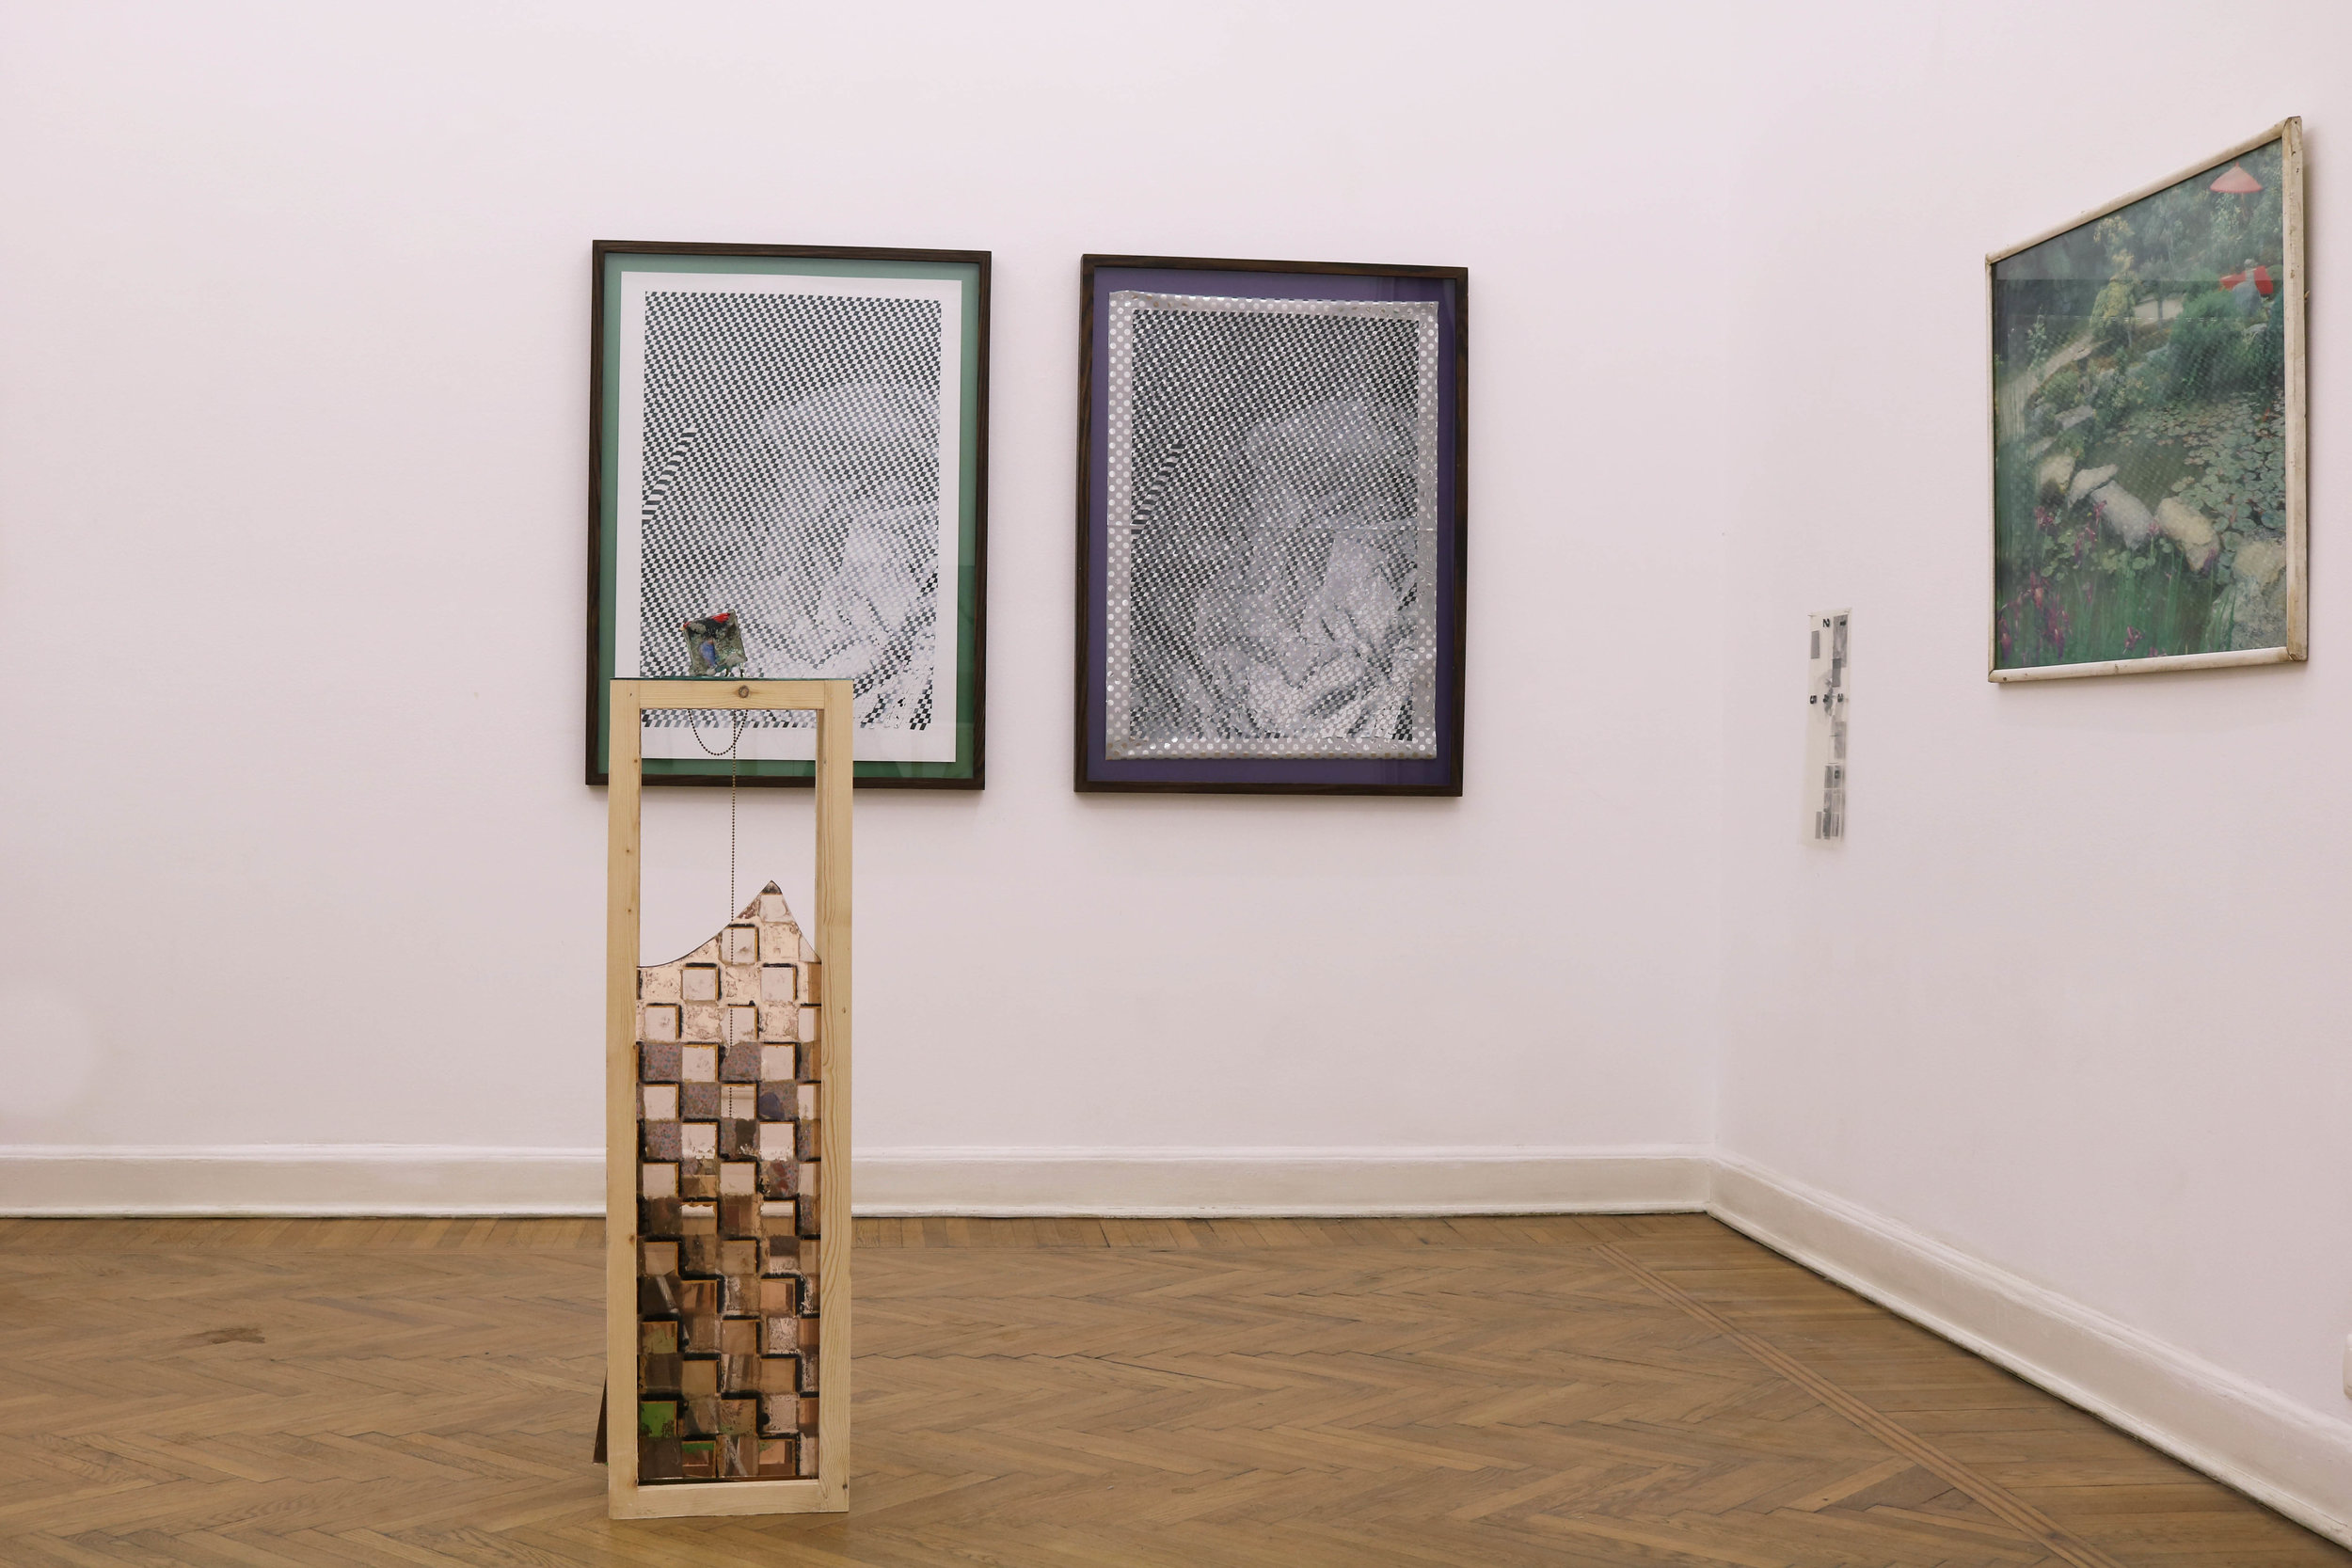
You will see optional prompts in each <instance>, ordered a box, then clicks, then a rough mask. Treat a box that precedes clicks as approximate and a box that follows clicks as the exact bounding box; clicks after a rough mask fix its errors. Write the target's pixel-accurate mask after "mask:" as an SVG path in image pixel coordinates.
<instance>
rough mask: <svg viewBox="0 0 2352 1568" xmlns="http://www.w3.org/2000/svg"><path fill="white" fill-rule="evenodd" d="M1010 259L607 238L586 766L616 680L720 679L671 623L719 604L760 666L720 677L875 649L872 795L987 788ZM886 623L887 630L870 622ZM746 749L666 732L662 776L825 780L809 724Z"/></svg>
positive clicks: (869, 759) (599, 274) (760, 735)
mask: <svg viewBox="0 0 2352 1568" xmlns="http://www.w3.org/2000/svg"><path fill="white" fill-rule="evenodd" d="M991 269H992V261H991V257H990V253H989V252H987V251H985V250H933V249H905V248H889V247H873V246H850V245H719V244H702V243H687V242H673V241H650V240H598V241H596V243H595V244H594V245H593V246H592V247H591V250H590V276H591V285H590V300H591V303H590V309H589V362H588V420H589V438H588V562H587V564H588V583H587V588H588V594H587V597H588V617H587V682H586V692H587V710H586V731H585V736H586V747H587V767H586V778H587V782H588V783H589V784H603V783H604V782H605V778H606V772H607V769H606V756H605V752H606V746H607V737H608V729H609V715H608V714H607V712H606V708H605V701H606V695H607V691H608V689H609V683H610V682H612V681H613V680H615V679H630V678H640V677H644V678H656V677H662V676H670V675H677V676H685V675H689V674H696V675H700V674H707V673H713V672H711V671H709V670H706V669H704V668H702V667H700V666H698V665H695V664H694V663H693V656H692V655H691V654H690V653H689V652H688V651H687V650H688V647H689V642H688V640H687V638H686V636H685V634H684V629H683V628H684V625H685V624H686V623H681V634H680V637H679V639H678V641H676V643H675V646H674V645H672V644H671V642H670V641H668V639H667V635H666V633H665V634H663V635H662V636H656V635H655V630H656V629H658V627H657V623H659V624H660V625H662V626H666V625H667V624H668V623H669V622H671V621H676V620H678V618H679V616H680V615H681V614H683V615H687V616H702V615H705V614H706V613H710V614H723V615H732V616H734V617H735V621H734V624H733V626H731V627H730V630H731V632H732V634H733V636H734V637H735V638H736V644H735V646H736V647H737V649H738V650H739V652H740V654H741V655H742V656H743V657H746V659H747V662H746V663H745V664H744V665H742V666H741V667H739V668H735V667H728V668H724V669H720V670H718V671H717V672H716V673H719V674H720V675H722V676H723V677H734V678H748V679H759V678H791V679H800V678H822V677H824V676H826V675H828V674H831V673H850V671H848V670H847V669H844V670H841V671H838V672H836V671H834V670H833V669H831V668H829V667H828V665H829V664H831V663H834V662H838V661H839V660H841V659H842V658H844V657H849V656H845V654H844V653H843V647H844V645H845V643H846V644H854V645H855V646H856V647H857V648H860V649H864V650H865V654H866V655H870V656H871V657H864V656H860V657H858V658H855V659H853V660H852V661H853V662H859V663H860V668H859V669H858V670H857V671H856V673H854V675H853V678H854V679H855V680H856V681H857V682H858V684H859V686H860V690H861V696H862V697H863V699H864V702H865V717H863V718H861V720H860V731H859V733H860V743H859V751H860V753H861V757H860V760H859V761H858V763H857V765H856V779H857V783H858V784H859V785H860V786H861V787H866V788H894V789H978V788H981V787H982V786H983V785H984V784H985V782H986V755H987V746H986V741H987V728H986V718H987V680H986V674H987V652H988V636H987V632H988V626H987V611H988V368H989V316H990V288H991ZM662 278H666V279H667V280H668V281H667V282H665V283H663V284H662V286H661V288H660V293H661V294H663V295H664V296H666V297H665V298H664V300H663V301H662V307H663V309H666V310H667V311H668V312H669V314H668V315H667V316H660V317H658V316H657V315H656V314H655V309H654V305H653V303H652V302H651V301H650V299H649V298H648V296H649V294H651V293H654V292H655V291H654V290H653V288H652V283H653V282H654V281H655V280H659V279H662ZM681 295H692V296H694V300H695V303H694V308H693V310H692V312H691V313H687V312H685V311H683V310H681V309H680V308H679V307H678V305H677V300H678V299H679V297H680V296H681ZM787 295H788V296H794V298H795V300H796V302H797V306H796V309H798V311H799V314H798V315H797V316H796V318H795V319H793V320H791V321H788V322H787V321H785V320H783V319H782V318H781V316H780V314H779V313H780V312H782V311H783V310H784V309H786V306H785V304H784V303H783V302H782V301H780V300H779V298H778V297H776V296H787ZM747 296H749V297H747ZM758 296H765V297H764V299H763V301H762V303H760V304H757V305H755V304H753V303H750V302H749V300H750V297H758ZM719 302H723V304H722V303H719ZM820 307H821V308H822V309H820ZM933 310H935V312H936V314H935V316H933V315H932V314H931V313H930V312H932V311H933ZM755 311H758V312H763V314H760V315H754V314H752V312H755ZM663 322H667V323H669V324H670V325H667V326H663V325H661V324H662V323H663ZM926 330H928V331H930V332H931V333H933V334H935V336H934V337H933V338H931V339H929V340H924V339H922V338H921V337H920V334H921V333H922V332H924V331H926ZM926 341H928V342H930V344H931V345H932V346H931V347H930V349H929V350H928V351H926V350H924V349H923V347H922V345H923V343H924V342H926ZM926 353H928V354H929V357H926ZM649 386H650V387H652V388H655V390H654V391H653V392H651V393H649V392H648V391H647V390H646V388H648V387H649ZM929 400H935V402H933V401H929ZM629 410H633V411H635V412H636V413H637V414H638V416H639V417H638V418H636V419H634V420H631V419H625V418H624V414H625V412H626V411H629ZM803 452H805V453H807V454H809V455H810V461H808V462H805V463H803V462H798V461H797V457H796V454H800V453H803ZM845 454H847V455H845ZM950 469H952V473H951V472H949V470H950ZM836 470H839V471H836ZM787 481H789V483H787ZM804 482H805V483H804ZM926 486H928V487H929V488H928V489H926V488H925V487H926ZM625 502H628V503H630V504H631V505H633V506H634V508H635V509H634V510H630V511H625V510H624V503H625ZM665 507H666V508H667V509H668V510H667V513H666V514H665V513H664V512H663V511H662V509H663V508H665ZM681 508H683V509H685V510H684V511H683V512H681ZM737 598H742V599H746V600H748V601H749V602H748V603H744V604H735V603H732V602H731V601H732V600H734V599H737ZM713 600H720V601H730V602H723V603H722V602H707V601H713ZM803 601H806V602H803ZM665 612H666V614H665ZM625 624H626V629H628V630H629V631H630V633H631V635H632V637H633V639H634V641H633V642H632V641H625V640H624V639H623V638H622V632H623V630H624V629H625ZM871 626H880V627H881V629H880V630H878V631H875V632H873V633H872V635H873V636H874V637H875V638H878V639H879V641H876V642H875V643H874V645H873V647H871V648H867V647H866V644H865V643H862V642H859V641H857V637H858V634H860V633H861V629H862V628H866V627H871ZM845 627H846V628H848V629H847V630H845V629H843V628H845ZM926 627H928V628H929V635H928V638H927V637H926V635H925V628H926ZM926 661H928V662H926ZM672 663H675V664H676V668H670V667H669V666H670V665H671V664H672ZM656 666H659V667H656ZM894 688H895V689H894ZM943 705H944V706H945V707H946V709H948V710H949V711H946V712H945V713H943V712H941V711H940V710H941V708H942V706H943ZM744 745H745V748H746V750H745V751H744V753H743V755H742V757H741V759H740V766H739V768H730V766H729V762H728V759H727V758H726V757H725V756H723V755H722V756H718V757H711V756H708V755H707V754H705V753H704V752H701V751H700V750H698V749H697V748H695V747H692V746H691V745H688V744H687V743H686V742H685V741H684V739H683V738H682V737H679V736H665V737H664V742H663V745H662V746H661V748H660V754H653V755H647V756H646V757H645V758H644V782H645V783H646V784H688V785H723V784H728V783H729V781H730V779H734V780H735V781H736V782H739V783H741V784H755V785H783V786H787V787H792V786H801V785H805V784H808V783H809V781H810V779H811V777H812V776H813V769H812V767H811V764H810V763H809V762H808V761H807V760H806V754H805V732H793V733H792V734H790V735H786V734H783V733H780V732H778V731H775V730H772V729H764V728H763V729H756V730H755V731H753V732H751V733H750V734H748V735H747V736H745V737H744ZM768 752H774V753H776V754H773V755H770V754H767V753H768ZM787 752H791V753H794V754H791V755H787V754H786V753H787Z"/></svg>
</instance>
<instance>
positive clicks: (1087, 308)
mask: <svg viewBox="0 0 2352 1568" xmlns="http://www.w3.org/2000/svg"><path fill="white" fill-rule="evenodd" d="M1104 267H1117V268H1123V267H1136V268H1152V269H1155V270H1165V271H1192V272H1269V273H1301V274H1324V275H1333V276H1341V277H1413V278H1430V279H1436V280H1438V281H1444V282H1451V283H1452V284H1453V285H1454V299H1455V312H1454V319H1455V329H1454V366H1453V372H1454V413H1455V418H1454V453H1453V459H1454V516H1453V519H1452V520H1453V525H1454V552H1453V568H1454V594H1453V615H1454V634H1453V637H1452V639H1451V640H1450V641H1451V646H1450V648H1448V650H1447V652H1448V654H1449V656H1450V657H1451V658H1452V661H1453V680H1452V683H1451V687H1450V690H1449V695H1450V698H1451V701H1452V703H1453V711H1454V724H1453V734H1452V735H1451V736H1447V737H1444V738H1443V739H1442V740H1441V742H1440V745H1441V748H1442V760H1443V762H1444V764H1445V771H1446V782H1444V783H1442V784H1326V783H1295V784H1292V783H1249V784H1211V783H1195V782H1184V783H1157V782H1139V781H1133V780H1104V779H1089V777H1088V776H1087V763H1088V741H1087V711H1088V679H1087V676H1088V665H1089V636H1090V632H1089V627H1090V625H1091V621H1090V610H1091V606H1090V604H1089V582H1090V578H1091V576H1092V569H1093V565H1094V561H1093V529H1092V526H1091V525H1092V517H1091V514H1090V506H1091V499H1092V498H1091V495H1090V492H1089V478H1090V470H1091V468H1092V466H1093V459H1094V453H1093V451H1092V443H1093V417H1092V415H1093V406H1094V386H1093V373H1094V354H1093V349H1094V280H1095V274H1096V273H1097V272H1099V271H1101V270H1102V269H1103V268H1104ZM1077 513H1078V553H1077V562H1078V574H1077V600H1076V618H1075V621H1074V623H1073V630H1074V631H1075V633H1076V636H1075V637H1074V639H1073V641H1075V643H1076V659H1075V664H1076V670H1075V675H1076V682H1075V701H1074V710H1075V712H1074V719H1075V722H1074V725H1073V744H1072V775H1073V787H1074V788H1075V789H1077V790H1078V791H1079V792H1080V793H1082V794H1122V795H1136V794H1161V795H1418V796H1442V797H1456V796H1459V795H1460V794H1461V793H1462V737H1463V733H1464V731H1465V730H1466V729H1467V728H1468V718H1469V715H1468V712H1467V710H1466V708H1465V706H1464V698H1465V696H1466V694H1467V682H1466V679H1465V665H1466V659H1465V655H1466V653H1467V648H1468V641H1469V624H1470V623H1469V599H1470V269H1469V268H1467V267H1437V266H1415V265H1396V266H1384V265H1379V264H1375V263H1372V262H1364V261H1236V260H1232V259H1231V258H1221V257H1200V256H1110V255H1094V254H1091V253H1089V254H1088V255H1085V256H1082V257H1080V258H1079V263H1078V504H1077Z"/></svg>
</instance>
